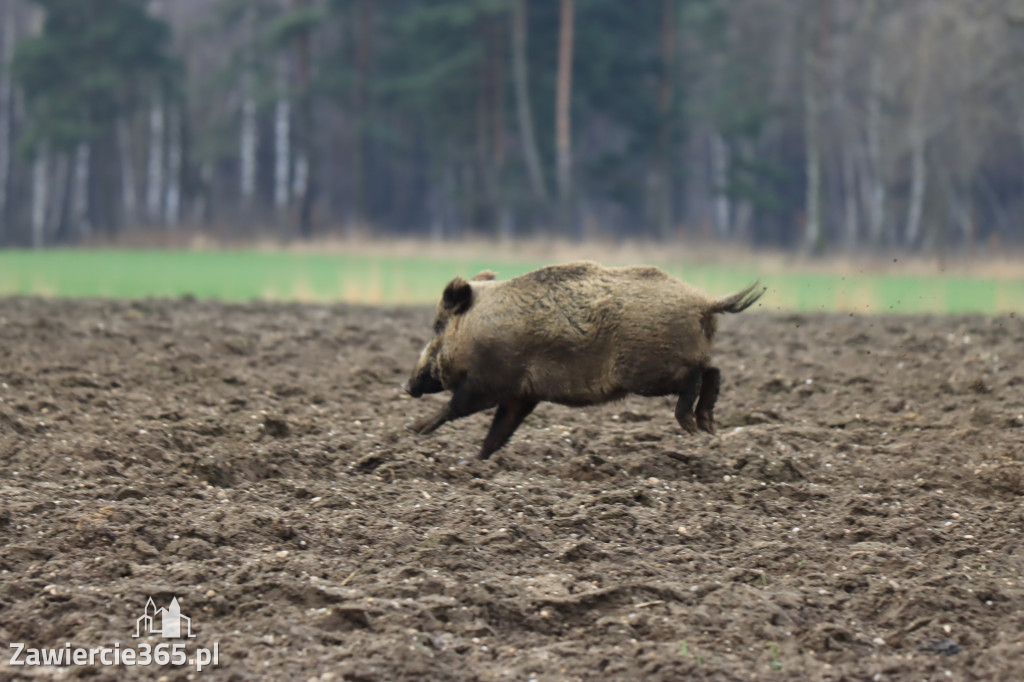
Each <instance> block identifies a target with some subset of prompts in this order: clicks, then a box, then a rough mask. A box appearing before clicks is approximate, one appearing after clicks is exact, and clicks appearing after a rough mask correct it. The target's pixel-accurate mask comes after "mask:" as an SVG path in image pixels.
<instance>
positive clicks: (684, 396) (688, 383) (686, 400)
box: [676, 367, 702, 433]
mask: <svg viewBox="0 0 1024 682" xmlns="http://www.w3.org/2000/svg"><path fill="white" fill-rule="evenodd" d="M701 375H702V370H701V368H700V367H694V368H693V369H691V370H690V371H689V372H687V373H686V376H685V377H684V378H683V386H682V388H683V390H681V391H680V392H679V402H677V403H676V421H677V422H679V426H681V427H683V431H686V432H687V433H697V420H696V419H694V418H693V404H694V402H696V401H697V396H698V395H699V394H700V384H701Z"/></svg>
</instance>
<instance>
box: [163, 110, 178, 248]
mask: <svg viewBox="0 0 1024 682" xmlns="http://www.w3.org/2000/svg"><path fill="white" fill-rule="evenodd" d="M167 119H168V121H167V196H166V198H165V200H164V223H165V224H166V225H167V227H170V228H172V229H173V228H176V227H178V224H179V223H180V222H181V157H182V149H181V144H182V140H181V125H182V121H181V110H180V108H179V107H177V106H172V107H171V108H170V109H169V111H168V116H167Z"/></svg>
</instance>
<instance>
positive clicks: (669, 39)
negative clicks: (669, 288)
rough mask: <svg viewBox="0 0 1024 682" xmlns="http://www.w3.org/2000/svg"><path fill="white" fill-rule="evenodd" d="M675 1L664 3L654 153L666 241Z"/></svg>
mask: <svg viewBox="0 0 1024 682" xmlns="http://www.w3.org/2000/svg"><path fill="white" fill-rule="evenodd" d="M675 2H676V0H662V3H661V41H660V42H661V85H660V88H659V92H658V118H659V121H658V148H657V149H656V150H655V164H656V169H655V172H654V202H655V207H654V213H655V221H656V227H657V233H658V237H659V238H661V239H666V238H667V237H668V236H669V233H670V232H671V230H672V192H671V188H670V184H671V178H670V171H671V161H672V149H673V148H672V128H673V125H672V123H673V113H674V111H673V109H674V107H673V106H672V104H673V100H674V97H675V94H674V85H675V78H676V75H675V53H676V8H675Z"/></svg>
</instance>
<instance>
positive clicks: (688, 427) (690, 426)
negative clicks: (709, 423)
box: [676, 412, 697, 433]
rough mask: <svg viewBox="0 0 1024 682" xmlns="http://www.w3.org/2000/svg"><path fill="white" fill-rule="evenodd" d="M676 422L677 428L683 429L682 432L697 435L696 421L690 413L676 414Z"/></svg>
mask: <svg viewBox="0 0 1024 682" xmlns="http://www.w3.org/2000/svg"><path fill="white" fill-rule="evenodd" d="M676 421H678V422H679V426H681V427H682V428H683V431H686V432H687V433H697V420H696V419H694V417H693V413H692V412H687V413H684V414H677V415H676Z"/></svg>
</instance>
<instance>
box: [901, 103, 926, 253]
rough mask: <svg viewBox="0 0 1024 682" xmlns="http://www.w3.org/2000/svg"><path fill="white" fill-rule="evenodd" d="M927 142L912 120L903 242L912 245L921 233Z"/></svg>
mask: <svg viewBox="0 0 1024 682" xmlns="http://www.w3.org/2000/svg"><path fill="white" fill-rule="evenodd" d="M926 146H927V142H926V140H925V132H924V129H923V126H922V125H921V123H920V122H919V121H917V120H914V121H913V122H912V123H911V129H910V202H909V205H908V208H907V227H906V231H905V232H904V244H905V245H906V246H908V247H911V248H912V247H913V246H914V245H916V244H917V239H918V237H919V236H920V234H921V217H922V215H923V214H924V197H925V192H926V191H927V189H928V166H927V164H926V163H925V152H926Z"/></svg>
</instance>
